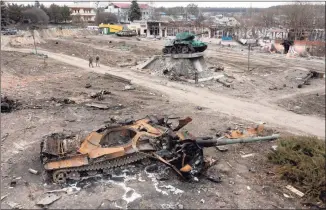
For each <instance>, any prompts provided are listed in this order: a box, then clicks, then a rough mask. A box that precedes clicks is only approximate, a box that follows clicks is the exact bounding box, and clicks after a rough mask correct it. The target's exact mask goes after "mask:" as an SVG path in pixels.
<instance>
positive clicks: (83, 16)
mask: <svg viewBox="0 0 326 210" xmlns="http://www.w3.org/2000/svg"><path fill="white" fill-rule="evenodd" d="M69 8H70V11H71V16H72V18H73V19H74V18H76V17H77V16H80V20H81V21H84V22H94V20H95V16H96V7H95V5H93V4H92V3H86V2H74V4H73V5H69Z"/></svg>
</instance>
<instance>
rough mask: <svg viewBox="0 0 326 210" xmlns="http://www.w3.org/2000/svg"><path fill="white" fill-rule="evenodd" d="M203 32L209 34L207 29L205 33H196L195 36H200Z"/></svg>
mask: <svg viewBox="0 0 326 210" xmlns="http://www.w3.org/2000/svg"><path fill="white" fill-rule="evenodd" d="M202 34H208V31H205V32H203V33H198V34H195V36H199V35H202Z"/></svg>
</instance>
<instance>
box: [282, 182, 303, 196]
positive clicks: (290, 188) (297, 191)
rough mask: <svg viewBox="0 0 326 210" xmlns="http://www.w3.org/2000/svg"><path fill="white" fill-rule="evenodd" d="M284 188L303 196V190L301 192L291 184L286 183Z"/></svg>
mask: <svg viewBox="0 0 326 210" xmlns="http://www.w3.org/2000/svg"><path fill="white" fill-rule="evenodd" d="M285 188H286V189H288V190H290V191H291V192H293V193H294V194H296V195H298V196H299V197H303V196H304V193H303V192H301V191H299V190H297V189H295V188H294V187H293V186H291V185H287V186H286V187H285Z"/></svg>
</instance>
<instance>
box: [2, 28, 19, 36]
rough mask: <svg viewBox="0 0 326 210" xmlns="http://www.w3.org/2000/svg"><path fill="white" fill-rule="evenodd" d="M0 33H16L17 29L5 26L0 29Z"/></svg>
mask: <svg viewBox="0 0 326 210" xmlns="http://www.w3.org/2000/svg"><path fill="white" fill-rule="evenodd" d="M1 34H3V35H16V34H17V29H15V28H7V29H4V30H2V31H1Z"/></svg>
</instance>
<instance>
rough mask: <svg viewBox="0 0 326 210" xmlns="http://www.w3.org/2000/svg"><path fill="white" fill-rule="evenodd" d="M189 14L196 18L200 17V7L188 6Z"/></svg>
mask: <svg viewBox="0 0 326 210" xmlns="http://www.w3.org/2000/svg"><path fill="white" fill-rule="evenodd" d="M186 10H187V14H188V15H189V14H190V15H193V16H195V17H196V18H197V17H198V15H199V9H198V6H197V5H196V4H188V5H187V8H186Z"/></svg>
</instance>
